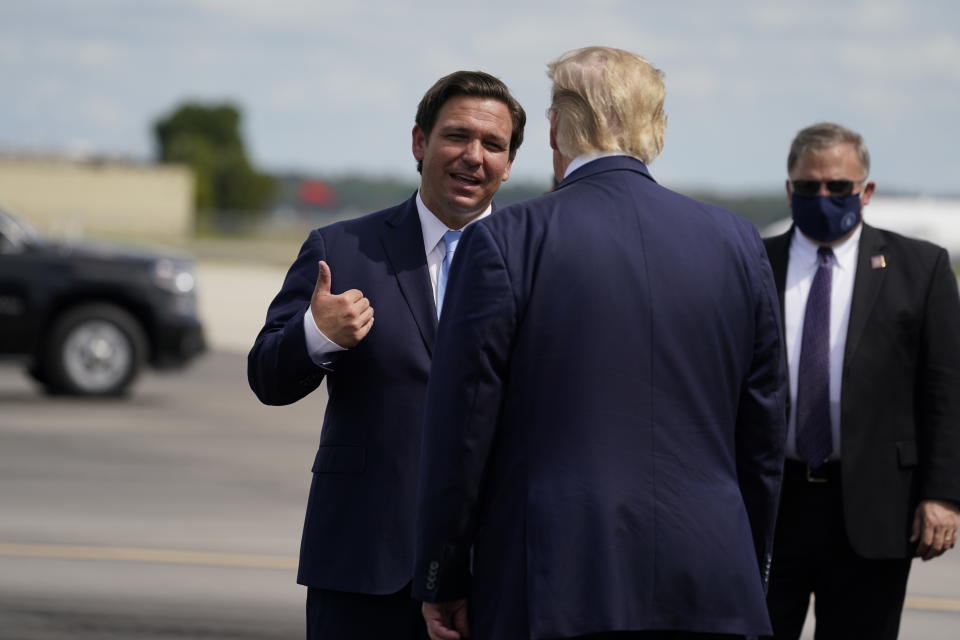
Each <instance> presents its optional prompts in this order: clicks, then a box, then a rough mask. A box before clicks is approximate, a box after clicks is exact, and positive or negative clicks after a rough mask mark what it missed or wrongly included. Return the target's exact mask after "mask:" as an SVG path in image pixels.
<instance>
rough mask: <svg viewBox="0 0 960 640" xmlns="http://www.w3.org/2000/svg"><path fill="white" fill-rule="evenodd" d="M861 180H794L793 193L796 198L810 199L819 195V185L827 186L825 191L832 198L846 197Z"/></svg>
mask: <svg viewBox="0 0 960 640" xmlns="http://www.w3.org/2000/svg"><path fill="white" fill-rule="evenodd" d="M865 180H866V178H864V179H863V180H794V181H792V182H791V184H792V185H793V192H794V193H795V194H797V195H798V196H804V197H807V198H809V197H811V196H815V195H817V194H818V193H820V185H821V184H825V185H827V191H828V192H829V193H830V195H832V196H848V195H850V194H851V193H853V187H854V185H857V184H860V183H861V182H864V181H865Z"/></svg>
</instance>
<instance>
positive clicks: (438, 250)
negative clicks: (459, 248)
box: [303, 190, 493, 366]
mask: <svg viewBox="0 0 960 640" xmlns="http://www.w3.org/2000/svg"><path fill="white" fill-rule="evenodd" d="M416 202H417V214H418V215H419V216H420V233H421V235H422V236H423V253H424V255H426V257H427V271H428V272H429V273H430V284H431V287H430V289H431V291H433V301H434V303H436V301H437V280H438V278H439V275H440V264H441V263H442V262H443V257H444V256H445V255H446V253H447V248H446V245H445V244H444V243H443V234H445V233H446V232H447V231H449V230H450V229H449V228H448V227H447V225H445V224H444V223H443V222H441V221H440V218H438V217H437V216H436V215H434V213H433V212H432V211H430V209H428V208H427V205H425V204H424V203H423V199H422V198H421V197H420V191H419V190H418V191H417V197H416ZM492 210H493V207H492V206H491V205H487V208H486V209H484V211H483V213H481V214H480V215H479V216H477V217H476V218H474V219H473V220H471V221H470V222H469V223H468V224H467V226H470V225H471V224H473V223H474V222H475V221H477V220H480V219H481V218H486V217H487V216H488V215H490V212H491V211H492ZM464 229H466V226H465V227H464ZM334 275H336V274H334ZM303 332H304V337H305V338H306V341H307V352H308V353H309V354H310V359H311V360H313V361H314V363H315V364H317V365H321V366H322V365H327V364H329V361H330V358H329V357H328V356H329V355H330V354H331V353H335V352H337V351H346V349H344V348H343V347H341V346H340V345H338V344H337V343H336V342H334V341H333V340H330V339H329V338H328V337H327V336H325V335H323V332H322V331H320V329H318V328H317V323H316V321H315V320H314V319H313V314H312V313H310V307H309V306H307V310H306V312H305V313H304V315H303Z"/></svg>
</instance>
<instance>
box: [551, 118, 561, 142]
mask: <svg viewBox="0 0 960 640" xmlns="http://www.w3.org/2000/svg"><path fill="white" fill-rule="evenodd" d="M550 148H551V149H553V150H554V151H559V150H560V149H559V148H558V147H557V112H556V111H551V112H550Z"/></svg>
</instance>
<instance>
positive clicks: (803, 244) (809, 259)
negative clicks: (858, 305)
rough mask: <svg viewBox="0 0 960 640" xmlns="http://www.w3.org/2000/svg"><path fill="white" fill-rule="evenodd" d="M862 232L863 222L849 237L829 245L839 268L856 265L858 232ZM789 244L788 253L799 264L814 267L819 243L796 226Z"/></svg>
mask: <svg viewBox="0 0 960 640" xmlns="http://www.w3.org/2000/svg"><path fill="white" fill-rule="evenodd" d="M862 232H863V223H861V224H860V225H858V226H857V229H856V231H854V232H853V233H852V234H851V235H850V237H849V238H847V239H846V240H844V241H843V242H841V243H840V244H838V245H836V246H833V247H831V249H833V258H834V264H835V265H836V266H838V267H840V268H841V269H853V268H855V267H856V266H857V247H858V246H859V245H860V234H861V233H862ZM790 245H791V246H790V255H791V256H796V258H797V259H798V260H799V264H804V265H808V266H809V267H810V268H811V269H813V268H816V266H817V263H818V260H817V249H819V248H820V245H817V244H814V243H813V242H811V241H810V239H809V238H807V236H805V235H803V234H802V233H801V232H800V229H798V228H796V226H794V228H793V238H792V239H791V241H790Z"/></svg>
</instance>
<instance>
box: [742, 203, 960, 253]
mask: <svg viewBox="0 0 960 640" xmlns="http://www.w3.org/2000/svg"><path fill="white" fill-rule="evenodd" d="M863 221H864V222H866V223H867V224H869V225H872V226H874V227H879V228H881V229H888V230H890V231H895V232H897V233H900V234H903V235H905V236H910V237H913V238H922V239H923V240H928V241H930V242H933V243H934V244H938V245H940V246H941V247H945V248H946V249H947V251H949V252H950V260H951V261H952V262H953V264H955V265H957V264H960V198H928V197H917V196H912V197H911V196H874V197H873V199H872V200H870V204H869V205H867V206H866V207H865V208H864V210H863ZM790 224H791V220H790V218H784V219H783V220H778V221H777V222H775V223H773V224H771V225H770V226H768V227H765V228H764V229H762V230H761V232H760V233H761V235H763V236H764V237H768V236H775V235H777V234H780V233H783V232H784V231H786V230H787V229H789V228H790Z"/></svg>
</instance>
